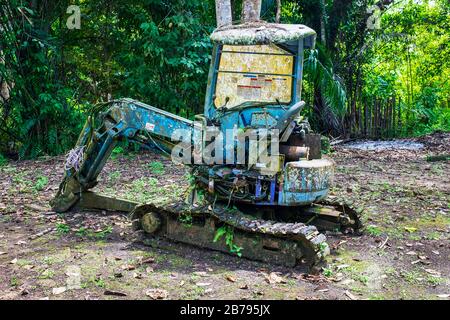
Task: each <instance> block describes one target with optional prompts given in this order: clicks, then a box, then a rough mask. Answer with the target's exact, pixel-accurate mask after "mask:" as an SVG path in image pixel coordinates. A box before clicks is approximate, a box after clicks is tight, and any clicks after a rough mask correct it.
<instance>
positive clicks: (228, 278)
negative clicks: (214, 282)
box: [226, 275, 236, 282]
mask: <svg viewBox="0 0 450 320" xmlns="http://www.w3.org/2000/svg"><path fill="white" fill-rule="evenodd" d="M226 278H227V280H228V281H230V282H236V278H235V277H233V276H230V275H228V276H227V277H226Z"/></svg>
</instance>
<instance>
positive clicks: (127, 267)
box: [121, 264, 136, 271]
mask: <svg viewBox="0 0 450 320" xmlns="http://www.w3.org/2000/svg"><path fill="white" fill-rule="evenodd" d="M121 268H122V270H127V271H131V270H134V269H136V267H135V266H133V265H131V264H126V265H123V266H121Z"/></svg>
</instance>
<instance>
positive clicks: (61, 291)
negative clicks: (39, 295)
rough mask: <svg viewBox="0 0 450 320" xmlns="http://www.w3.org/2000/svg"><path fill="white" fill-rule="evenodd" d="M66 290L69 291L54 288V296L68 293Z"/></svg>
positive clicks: (64, 288) (63, 288) (62, 288)
mask: <svg viewBox="0 0 450 320" xmlns="http://www.w3.org/2000/svg"><path fill="white" fill-rule="evenodd" d="M66 290H67V288H66V287H59V288H53V289H52V293H53V294H54V295H57V294H61V293H64V292H66Z"/></svg>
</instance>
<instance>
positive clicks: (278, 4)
mask: <svg viewBox="0 0 450 320" xmlns="http://www.w3.org/2000/svg"><path fill="white" fill-rule="evenodd" d="M280 16H281V0H277V13H276V15H275V22H276V23H280Z"/></svg>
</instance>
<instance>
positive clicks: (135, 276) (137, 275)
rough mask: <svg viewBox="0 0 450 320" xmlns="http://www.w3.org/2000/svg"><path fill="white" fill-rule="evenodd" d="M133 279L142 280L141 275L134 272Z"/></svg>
mask: <svg viewBox="0 0 450 320" xmlns="http://www.w3.org/2000/svg"><path fill="white" fill-rule="evenodd" d="M133 278H135V279H142V274H140V273H137V272H135V273H133Z"/></svg>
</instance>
